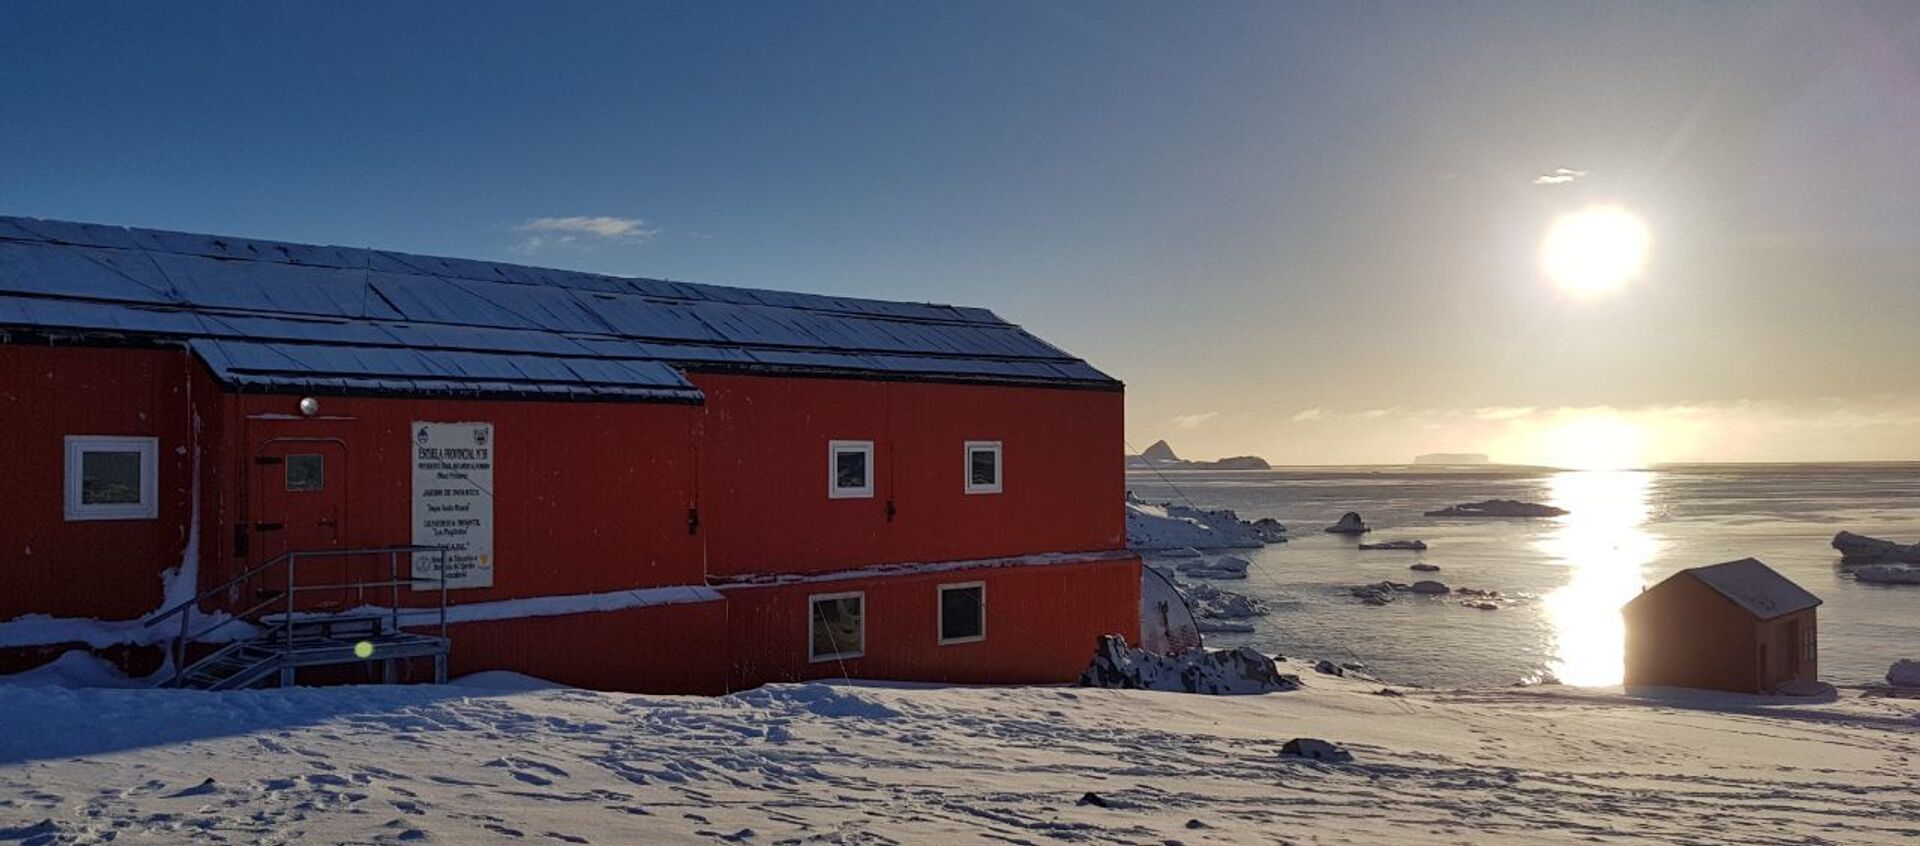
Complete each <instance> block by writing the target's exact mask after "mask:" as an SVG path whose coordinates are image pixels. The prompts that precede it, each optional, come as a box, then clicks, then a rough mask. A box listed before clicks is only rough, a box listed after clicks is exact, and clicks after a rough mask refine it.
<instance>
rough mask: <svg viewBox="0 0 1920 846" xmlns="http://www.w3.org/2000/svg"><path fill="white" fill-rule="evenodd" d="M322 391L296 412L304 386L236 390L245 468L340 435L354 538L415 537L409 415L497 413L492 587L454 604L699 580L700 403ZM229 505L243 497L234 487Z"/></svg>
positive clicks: (380, 541)
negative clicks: (691, 515) (309, 414)
mask: <svg viewBox="0 0 1920 846" xmlns="http://www.w3.org/2000/svg"><path fill="white" fill-rule="evenodd" d="M319 399H320V408H321V413H320V414H319V415H317V416H316V417H315V418H313V419H302V418H299V417H298V416H297V410H296V403H297V402H298V400H299V398H298V397H291V396H272V395H248V396H239V397H235V398H234V403H235V406H236V408H237V409H238V410H239V414H240V416H241V418H242V421H241V422H242V425H244V427H245V431H246V438H245V441H244V444H245V449H244V450H243V453H244V455H243V456H242V462H241V466H244V465H245V462H249V461H251V456H252V455H253V454H254V453H255V452H257V451H258V450H259V449H260V446H261V445H262V444H263V443H265V442H266V441H267V440H268V439H270V438H337V439H340V440H342V441H344V442H345V443H346V445H347V447H346V448H347V450H348V451H349V455H348V462H349V474H348V481H347V484H348V486H349V494H348V498H349V504H350V505H349V507H350V510H349V512H348V514H347V516H346V520H347V525H346V528H345V529H344V531H345V533H346V536H347V539H348V542H347V544H346V545H347V546H358V547H370V546H385V545H392V544H407V543H411V542H412V538H413V511H412V502H413V500H412V497H413V463H412V462H413V424H414V422H416V421H426V422H450V423H451V422H469V421H479V422H486V423H491V424H493V438H494V447H493V448H494V470H493V473H494V477H493V478H494V489H495V490H494V493H495V498H494V502H493V508H494V514H493V519H494V529H493V533H494V554H495V557H496V559H497V563H496V566H495V568H494V584H493V586H492V587H490V588H469V589H461V590H456V591H454V601H456V602H480V601H486V600H493V599H509V598H517V597H529V596H550V595H564V594H575V593H598V592H603V591H609V590H622V589H628V588H637V587H654V586H661V585H687V584H695V585H697V584H701V583H703V582H704V581H705V574H704V572H703V570H702V568H701V562H700V545H699V538H698V537H696V536H693V535H690V534H689V533H688V532H687V509H688V508H689V507H691V506H692V504H693V502H694V493H693V483H694V476H693V474H694V467H693V459H692V455H693V441H692V438H693V415H694V414H695V413H696V412H697V411H698V407H697V406H690V405H675V404H661V403H589V402H502V401H474V400H427V399H394V398H361V397H321V398H319ZM230 507H231V508H233V509H234V510H236V511H238V510H240V509H241V508H242V507H243V502H242V501H241V500H240V498H239V497H238V496H235V497H234V501H233V503H232V504H231V505H230ZM250 519H251V518H243V519H242V521H241V522H242V523H245V522H246V521H247V520H250ZM230 535H231V532H227V533H225V534H224V535H223V541H224V543H225V547H224V555H223V561H224V569H225V572H227V573H236V572H239V571H240V570H241V569H244V564H245V563H246V562H245V561H244V560H243V559H242V558H241V557H240V556H238V555H236V554H235V553H234V549H233V543H232V539H231V537H230ZM249 557H251V558H255V559H257V558H258V557H259V556H258V555H257V554H255V555H250V556H249Z"/></svg>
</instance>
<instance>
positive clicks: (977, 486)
mask: <svg viewBox="0 0 1920 846" xmlns="http://www.w3.org/2000/svg"><path fill="white" fill-rule="evenodd" d="M999 492H1000V442H999V441H968V442H967V493H970V494H990V493H999Z"/></svg>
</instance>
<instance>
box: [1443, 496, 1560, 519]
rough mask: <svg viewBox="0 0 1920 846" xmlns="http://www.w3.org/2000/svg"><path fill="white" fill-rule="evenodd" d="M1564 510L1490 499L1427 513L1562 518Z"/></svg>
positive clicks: (1517, 501) (1512, 500) (1548, 506)
mask: <svg viewBox="0 0 1920 846" xmlns="http://www.w3.org/2000/svg"><path fill="white" fill-rule="evenodd" d="M1567 513H1568V512H1567V510H1566V509H1564V508H1555V507H1553V506H1551V505H1542V504H1540V503H1538V502H1521V501H1520V500H1517V499H1489V500H1485V501H1482V502H1463V503H1461V504H1459V505H1452V506H1448V507H1446V508H1442V509H1440V510H1438V511H1429V512H1427V516H1428V517H1560V516H1563V515H1565V514H1567Z"/></svg>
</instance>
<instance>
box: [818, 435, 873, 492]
mask: <svg viewBox="0 0 1920 846" xmlns="http://www.w3.org/2000/svg"><path fill="white" fill-rule="evenodd" d="M827 496H828V497H830V498H833V499H866V498H870V497H872V496H873V442H872V441H828V442H827Z"/></svg>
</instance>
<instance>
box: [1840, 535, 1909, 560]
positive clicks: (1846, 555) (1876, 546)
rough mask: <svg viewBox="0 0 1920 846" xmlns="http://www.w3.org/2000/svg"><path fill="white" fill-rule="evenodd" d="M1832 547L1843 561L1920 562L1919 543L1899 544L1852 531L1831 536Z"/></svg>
mask: <svg viewBox="0 0 1920 846" xmlns="http://www.w3.org/2000/svg"><path fill="white" fill-rule="evenodd" d="M1833 548H1834V549H1837V550H1840V558H1841V560H1843V561H1904V562H1907V563H1910V564H1920V543H1913V544H1899V543H1895V542H1893V541H1890V540H1881V539H1879V538H1870V537H1867V536H1866V535H1856V534H1854V533H1852V532H1841V533H1840V534H1837V535H1834V536H1833Z"/></svg>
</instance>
